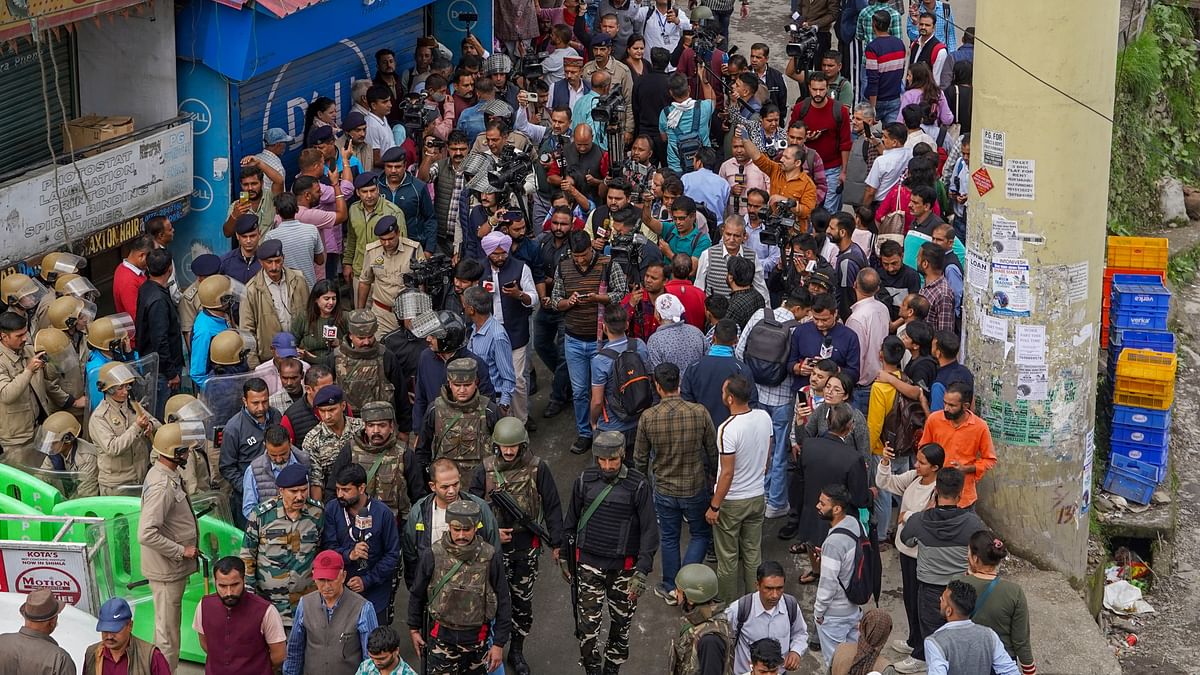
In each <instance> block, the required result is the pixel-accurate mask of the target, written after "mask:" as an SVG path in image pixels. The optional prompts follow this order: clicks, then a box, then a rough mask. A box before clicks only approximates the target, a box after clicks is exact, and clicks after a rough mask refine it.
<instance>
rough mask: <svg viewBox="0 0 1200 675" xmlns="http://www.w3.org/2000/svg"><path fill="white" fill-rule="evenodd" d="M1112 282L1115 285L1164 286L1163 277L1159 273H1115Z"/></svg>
mask: <svg viewBox="0 0 1200 675" xmlns="http://www.w3.org/2000/svg"><path fill="white" fill-rule="evenodd" d="M1112 283H1113V285H1114V286H1115V285H1117V284H1134V285H1144V286H1162V285H1163V280H1162V277H1161V276H1159V275H1157V274H1114V275H1113V278H1112ZM1110 293H1111V290H1110Z"/></svg>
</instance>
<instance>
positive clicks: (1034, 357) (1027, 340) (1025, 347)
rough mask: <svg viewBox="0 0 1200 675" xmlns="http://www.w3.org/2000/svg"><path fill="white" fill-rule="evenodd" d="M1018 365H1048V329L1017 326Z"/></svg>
mask: <svg viewBox="0 0 1200 675" xmlns="http://www.w3.org/2000/svg"><path fill="white" fill-rule="evenodd" d="M1017 365H1018V366H1044V365H1046V327H1045V326H1041V325H1028V324H1025V325H1021V324H1018V325H1017Z"/></svg>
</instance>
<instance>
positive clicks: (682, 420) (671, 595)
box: [633, 363, 717, 605]
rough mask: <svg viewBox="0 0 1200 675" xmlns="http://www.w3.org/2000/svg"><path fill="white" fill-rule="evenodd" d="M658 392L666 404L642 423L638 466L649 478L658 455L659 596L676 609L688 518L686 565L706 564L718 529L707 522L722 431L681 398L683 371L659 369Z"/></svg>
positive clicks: (668, 366)
mask: <svg viewBox="0 0 1200 675" xmlns="http://www.w3.org/2000/svg"><path fill="white" fill-rule="evenodd" d="M654 388H655V389H656V390H657V391H658V396H659V398H660V399H661V400H660V401H659V402H658V404H657V405H654V406H653V407H651V408H650V409H649V410H647V411H646V412H644V413H642V417H641V420H640V421H639V422H638V428H637V437H636V440H635V441H634V450H633V466H634V468H635V469H637V470H638V471H640V472H642V473H644V474H646V475H649V472H648V471H647V468H648V467H649V464H650V456H651V454H653V455H654V466H653V467H652V468H653V471H654V510H655V512H656V513H657V514H658V524H659V537H660V539H661V545H662V566H663V582H662V583H661V584H659V585H657V586H655V587H654V594H655V595H657V596H658V597H660V598H662V599H663V600H664V601H665V602H666V603H667V604H668V605H674V604H675V603H676V599H675V573H676V572H678V571H679V568H680V566H681V563H680V555H679V534H680V529H681V527H682V524H683V519H684V518H685V517H686V518H687V522H688V529H689V532H690V537H689V541H688V548H687V551H686V552H685V553H684V554H683V561H682V564H683V565H689V564H691V563H699V562H703V561H704V553H705V551H706V550H707V549H708V543H709V541H710V540H711V538H712V529H711V527H710V526H709V524H708V523H707V522H706V521H705V520H704V512H705V511H706V510H707V509H708V504H709V499H710V497H711V496H712V478H711V477H712V476H715V475H716V470H717V432H716V429H715V428H714V427H713V422H712V418H711V417H710V416H709V414H708V411H707V410H706V409H705V408H704V406H702V405H700V404H699V403H690V402H688V401H685V400H683V399H682V398H680V397H679V366H677V365H675V364H674V363H662V364H659V365H658V366H657V367H656V368H655V369H654Z"/></svg>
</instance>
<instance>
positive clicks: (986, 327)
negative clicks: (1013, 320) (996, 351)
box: [979, 314, 1008, 342]
mask: <svg viewBox="0 0 1200 675" xmlns="http://www.w3.org/2000/svg"><path fill="white" fill-rule="evenodd" d="M979 329H980V332H982V333H983V337H985V338H991V339H993V340H999V341H1000V342H1007V341H1008V319H1001V318H998V317H994V316H988V315H986V314H984V315H983V316H982V317H980V320H979Z"/></svg>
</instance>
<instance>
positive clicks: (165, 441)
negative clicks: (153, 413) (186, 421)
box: [138, 422, 204, 672]
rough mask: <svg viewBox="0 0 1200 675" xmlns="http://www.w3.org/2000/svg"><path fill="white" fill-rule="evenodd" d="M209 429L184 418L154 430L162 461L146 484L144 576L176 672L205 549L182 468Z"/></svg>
mask: <svg viewBox="0 0 1200 675" xmlns="http://www.w3.org/2000/svg"><path fill="white" fill-rule="evenodd" d="M203 440H204V437H203V434H202V433H201V434H199V435H192V433H191V432H190V431H185V429H184V427H182V426H181V425H180V423H179V422H172V423H170V424H164V425H162V427H160V428H159V429H158V431H157V432H155V433H154V452H155V454H156V455H157V461H155V462H154V466H152V467H150V473H148V474H147V475H146V484H145V485H143V486H142V511H141V514H140V516H139V517H138V543H139V544H141V546H142V569H141V572H142V576H144V577H146V579H148V580H149V581H150V592H151V595H152V597H153V598H154V646H155V647H158V649H159V651H161V652H162V653H163V656H165V657H167V662H168V663H169V664H170V665H171V671H172V672H174V671H175V670H176V669H177V668H178V667H179V621H180V618H181V615H182V613H183V591H184V587H185V586H186V585H187V579H188V577H189V576H191V575H192V573H193V572H195V571H196V558H197V557H199V555H200V549H198V548H196V546H197V544H198V542H199V526H198V525H197V524H196V516H195V514H193V513H192V502H191V500H189V499H188V496H187V494H185V493H184V491H183V476H182V475H180V473H179V469H180V467H183V466H186V465H187V461H188V457H190V456H191V452H192V450H191V446H192V445H194V444H196V443H199V442H202V441H203Z"/></svg>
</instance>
